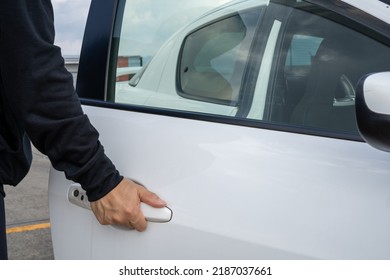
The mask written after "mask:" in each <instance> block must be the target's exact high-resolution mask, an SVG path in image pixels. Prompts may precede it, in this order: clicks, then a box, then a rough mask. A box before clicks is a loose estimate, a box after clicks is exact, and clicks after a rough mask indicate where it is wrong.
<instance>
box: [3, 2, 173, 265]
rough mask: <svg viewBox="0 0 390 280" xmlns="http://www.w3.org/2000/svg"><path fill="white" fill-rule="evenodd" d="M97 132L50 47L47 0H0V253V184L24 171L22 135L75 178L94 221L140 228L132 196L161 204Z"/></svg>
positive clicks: (26, 155) (26, 152)
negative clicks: (118, 163)
mask: <svg viewBox="0 0 390 280" xmlns="http://www.w3.org/2000/svg"><path fill="white" fill-rule="evenodd" d="M98 137H99V135H98V132H97V131H96V129H95V128H94V127H93V126H92V125H91V124H90V122H89V120H88V118H87V116H86V115H84V114H83V112H82V109H81V105H80V102H79V100H78V97H77V94H76V93H75V92H74V88H73V81H72V76H71V74H70V73H69V72H67V71H66V69H65V67H64V63H63V59H62V55H61V50H60V49H59V48H58V47H56V46H54V18H53V8H52V5H51V2H50V0H34V1H32V0H1V2H0V259H6V258H7V248H6V233H5V214H4V196H5V193H4V189H3V185H4V184H9V185H17V184H18V183H19V182H20V181H21V180H22V179H23V177H24V176H25V175H26V173H27V172H28V169H29V167H30V164H31V147H30V141H31V142H32V143H33V145H34V146H35V147H36V148H37V149H39V150H40V151H41V152H42V153H43V154H46V155H47V156H48V157H49V159H50V161H51V163H52V165H53V167H54V168H56V169H58V170H61V171H64V172H65V175H66V177H67V178H68V179H70V180H73V181H75V182H78V183H80V184H81V186H82V187H83V188H84V189H85V190H86V192H87V195H88V199H89V200H90V201H91V207H92V211H93V212H94V214H95V216H96V218H97V220H98V221H99V222H100V223H101V224H104V225H106V224H118V225H124V226H127V227H134V228H135V229H136V230H138V231H143V230H145V228H146V221H145V218H144V216H143V214H142V212H141V211H140V208H139V204H140V201H143V202H145V203H148V204H150V205H151V206H153V207H164V206H165V204H166V203H165V202H164V201H163V200H161V199H160V198H159V197H158V196H157V195H156V194H154V193H152V192H150V191H148V190H146V189H145V188H143V187H142V186H140V185H138V184H136V183H134V182H133V181H131V180H129V179H126V178H123V177H122V176H121V175H120V173H119V172H118V171H117V169H116V168H115V166H114V164H113V163H112V162H111V161H110V159H109V158H108V157H107V156H106V155H105V153H104V149H103V146H102V145H101V144H100V142H99V139H98Z"/></svg>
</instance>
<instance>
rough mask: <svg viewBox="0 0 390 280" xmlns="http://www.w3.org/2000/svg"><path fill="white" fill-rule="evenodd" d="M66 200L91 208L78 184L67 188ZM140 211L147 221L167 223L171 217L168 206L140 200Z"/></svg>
mask: <svg viewBox="0 0 390 280" xmlns="http://www.w3.org/2000/svg"><path fill="white" fill-rule="evenodd" d="M68 201H69V202H70V203H72V204H74V205H77V206H79V207H82V208H85V209H87V210H91V204H90V203H89V201H88V198H87V195H86V192H85V191H84V190H83V189H82V188H81V185H80V184H77V183H75V184H72V185H71V186H70V188H69V189H68ZM140 207H141V211H142V213H143V214H144V216H145V219H146V220H147V221H148V222H153V223H167V222H169V221H170V220H171V219H172V210H171V209H170V208H169V207H163V208H154V207H152V206H150V205H148V204H146V203H143V202H141V206H140Z"/></svg>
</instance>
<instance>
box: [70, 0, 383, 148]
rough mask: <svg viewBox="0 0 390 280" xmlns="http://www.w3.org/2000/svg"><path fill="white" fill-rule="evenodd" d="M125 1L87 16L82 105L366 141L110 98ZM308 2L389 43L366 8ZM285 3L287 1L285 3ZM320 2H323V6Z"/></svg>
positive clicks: (96, 6)
mask: <svg viewBox="0 0 390 280" xmlns="http://www.w3.org/2000/svg"><path fill="white" fill-rule="evenodd" d="M123 2H124V0H92V1H91V6H90V12H89V16H88V19H87V24H86V29H85V34H84V39H83V45H82V50H81V54H80V66H79V72H78V79H77V84H76V90H77V92H78V94H79V96H80V100H81V103H82V104H83V105H86V106H95V107H104V108H112V109H117V110H126V111H134V112H141V113H148V114H157V115H165V116H172V117H179V118H182V119H193V120H201V121H211V122H216V123H224V124H229V125H239V126H246V127H253V128H260V129H271V130H275V131H284V132H291V133H298V134H306V135H313V136H321V137H329V138H335V139H344V140H352V141H360V142H362V141H363V139H362V138H361V137H360V136H359V135H349V134H343V133H339V132H329V131H320V130H315V129H306V128H297V127H292V126H287V125H284V124H275V123H267V122H263V121H253V120H250V119H246V118H242V117H240V115H238V117H237V118H232V117H225V116H219V115H211V114H204V113H196V112H184V111H178V110H171V109H163V108H151V107H142V106H135V105H131V104H118V103H113V102H111V101H108V100H107V85H108V80H109V79H108V78H107V77H108V72H109V71H108V69H109V61H110V59H109V58H110V56H111V55H112V34H113V32H114V22H115V20H116V16H118V15H119V16H120V11H119V12H118V7H120V6H121V3H123ZM276 2H285V1H276ZM309 2H312V3H315V4H316V5H311V4H309V3H306V2H302V3H304V4H305V5H304V9H306V10H309V11H310V10H312V9H313V8H314V10H318V9H319V8H321V10H322V11H325V9H324V6H326V7H327V8H328V9H330V10H331V11H325V12H326V15H321V16H327V17H329V18H330V19H332V20H335V21H338V22H340V23H342V24H344V25H347V26H348V27H351V28H353V29H355V30H357V31H359V32H361V33H363V34H365V35H366V36H370V37H372V38H374V39H376V40H379V41H381V42H385V43H386V45H390V43H389V41H390V39H389V38H390V35H389V33H390V31H387V30H384V29H383V28H380V27H381V26H382V27H383V25H384V23H381V22H380V21H379V20H377V19H375V20H373V21H371V20H367V18H369V19H371V18H373V17H372V16H370V15H367V14H366V13H364V12H363V11H360V10H357V9H351V7H350V6H349V5H348V4H343V5H347V6H348V7H349V9H347V10H345V9H342V8H340V7H336V6H335V5H333V6H332V4H331V3H327V4H324V3H323V1H309ZM284 5H286V4H285V3H284ZM317 5H320V6H321V7H320V6H317ZM269 7H270V6H268V7H266V9H265V10H266V15H267V14H268V11H269V10H270V9H269ZM119 10H120V9H119ZM357 17H358V18H364V19H365V20H364V21H363V22H361V23H358V22H356V21H355V20H354V19H356V18H357ZM370 28H372V29H373V30H371V29H370ZM97 31H98V32H97ZM90 69H94V73H90ZM252 70H253V65H252V68H251V67H249V68H248V71H252ZM88 72H89V73H88ZM251 78H253V77H250V75H245V80H244V81H243V82H244V83H246V82H248V79H249V80H250V79H251ZM251 86H253V83H252V85H251V83H247V87H249V88H250V87H251ZM242 90H247V88H246V89H245V88H243V89H242ZM248 98H249V97H248ZM243 102H245V101H243ZM243 107H245V106H243Z"/></svg>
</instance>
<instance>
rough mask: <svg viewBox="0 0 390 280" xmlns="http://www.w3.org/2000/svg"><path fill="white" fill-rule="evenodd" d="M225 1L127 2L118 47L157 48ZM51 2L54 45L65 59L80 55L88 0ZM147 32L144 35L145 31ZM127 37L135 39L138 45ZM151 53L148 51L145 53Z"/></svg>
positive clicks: (136, 0)
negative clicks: (174, 32) (204, 11)
mask: <svg viewBox="0 0 390 280" xmlns="http://www.w3.org/2000/svg"><path fill="white" fill-rule="evenodd" d="M227 1H228V0H197V1H194V0H163V1H162V0H127V4H128V5H127V7H131V8H127V9H126V12H125V13H127V16H125V20H124V23H123V24H124V26H126V27H127V28H122V32H124V33H125V32H127V31H129V32H130V33H129V34H128V35H129V36H123V37H122V39H123V40H122V43H121V44H122V46H121V48H122V49H124V50H126V49H132V50H134V49H135V48H136V46H139V48H140V49H143V50H144V51H146V49H147V48H148V47H151V46H152V45H155V46H156V43H157V42H158V43H157V45H160V44H161V41H165V40H166V38H167V36H168V35H169V34H170V33H172V31H173V30H176V29H177V28H178V27H180V26H182V25H183V24H185V23H186V22H188V21H189V20H191V18H193V17H195V16H196V15H197V14H198V12H200V11H202V9H203V10H205V9H206V8H207V7H210V6H217V5H220V4H222V3H225V2H227ZM52 3H53V9H54V24H55V28H56V39H55V44H56V45H57V46H59V47H61V50H62V54H63V55H64V56H68V55H79V54H80V50H81V44H82V40H83V34H84V28H85V23H86V20H87V16H88V10H89V6H90V3H91V0H52ZM129 3H131V4H129ZM169 4H170V5H169ZM172 5H174V6H175V9H174V10H172ZM194 6H197V7H199V6H200V7H201V8H197V9H198V11H197V12H196V13H194V12H195V10H193V9H194ZM135 8H137V10H136V11H137V12H135ZM206 10H207V9H206ZM140 11H142V13H141V12H140ZM183 11H186V12H183ZM188 11H191V12H188ZM146 29H147V30H148V31H147V32H145V30H146ZM126 30H127V31H126ZM145 34H148V35H149V38H146V37H145V36H144V35H145ZM123 35H125V34H123ZM151 35H153V36H152V37H151ZM125 37H127V41H126V39H125ZM130 37H131V38H136V41H137V42H135V41H134V40H133V39H130ZM151 40H152V41H151ZM153 51H154V50H150V51H148V53H149V52H153Z"/></svg>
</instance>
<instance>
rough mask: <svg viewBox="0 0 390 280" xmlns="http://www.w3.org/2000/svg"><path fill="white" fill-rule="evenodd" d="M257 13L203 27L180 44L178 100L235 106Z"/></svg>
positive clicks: (238, 15)
mask: <svg viewBox="0 0 390 280" xmlns="http://www.w3.org/2000/svg"><path fill="white" fill-rule="evenodd" d="M258 17H259V15H258V11H254V12H246V13H241V14H237V15H234V16H231V17H228V18H225V19H222V20H219V21H217V22H215V23H212V24H210V25H207V26H206V27H203V28H202V29H200V30H197V31H195V32H194V33H192V34H190V35H189V36H188V37H187V38H186V39H185V42H184V47H183V51H182V56H181V61H180V76H179V79H180V86H181V92H182V96H184V97H188V98H193V99H199V100H203V101H206V102H215V103H221V104H233V105H234V104H237V102H238V99H239V90H240V85H241V81H242V77H243V73H244V69H245V64H246V62H247V58H248V53H249V49H250V45H251V42H252V40H253V35H254V28H255V26H256V25H257V21H258Z"/></svg>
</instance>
